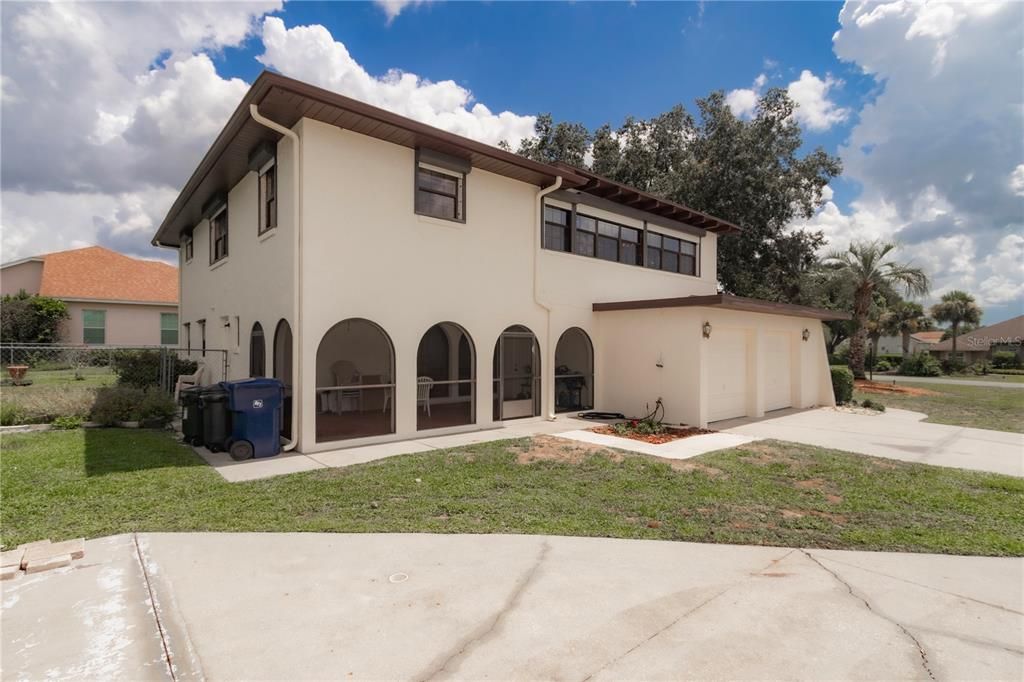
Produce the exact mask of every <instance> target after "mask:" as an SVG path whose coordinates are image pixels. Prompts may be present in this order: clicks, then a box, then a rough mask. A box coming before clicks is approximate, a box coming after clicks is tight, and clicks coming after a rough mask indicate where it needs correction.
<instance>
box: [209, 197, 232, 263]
mask: <svg viewBox="0 0 1024 682" xmlns="http://www.w3.org/2000/svg"><path fill="white" fill-rule="evenodd" d="M221 224H223V226H224V234H223V235H218V234H217V228H218V227H220V225H221ZM228 230H229V223H228V209H227V208H226V207H225V208H224V209H223V210H222V211H219V212H218V213H217V214H216V215H214V216H211V217H210V265H213V264H214V263H219V262H220V261H222V260H224V259H225V258H227V257H228ZM222 242H223V246H224V252H223V253H220V251H219V244H220V243H222ZM218 254H220V255H218Z"/></svg>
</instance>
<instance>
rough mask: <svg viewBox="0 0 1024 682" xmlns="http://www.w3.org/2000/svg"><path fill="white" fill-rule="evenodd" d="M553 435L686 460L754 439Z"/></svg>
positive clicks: (583, 433)
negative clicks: (645, 439) (657, 442)
mask: <svg viewBox="0 0 1024 682" xmlns="http://www.w3.org/2000/svg"><path fill="white" fill-rule="evenodd" d="M555 435H557V436H559V437H560V438H569V439H572V440H578V441H582V442H584V443H592V444H595V445H604V446H606V447H609V448H617V449H619V450H626V451H628V452H639V453H641V454H644V455H653V456H655V457H666V458H668V459H689V458H690V457H696V456H697V455H703V454H704V453H706V452H713V451H715V450H723V449H725V448H733V447H736V446H739V445H743V444H745V443H750V442H752V441H755V440H757V438H754V437H751V436H743V435H739V434H735V433H707V434H703V435H700V436H690V437H689V438H682V439H680V440H674V441H672V442H670V443H663V444H661V445H653V444H651V443H644V442H643V441H639V440H634V439H632V438H620V437H619V436H609V435H606V434H603V433H594V432H593V431H586V430H579V431H565V432H563V433H558V434H555Z"/></svg>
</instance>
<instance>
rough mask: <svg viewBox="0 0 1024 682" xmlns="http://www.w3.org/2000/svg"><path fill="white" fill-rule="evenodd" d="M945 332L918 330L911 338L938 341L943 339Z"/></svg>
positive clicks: (929, 341)
mask: <svg viewBox="0 0 1024 682" xmlns="http://www.w3.org/2000/svg"><path fill="white" fill-rule="evenodd" d="M945 333H946V332H944V331H942V330H939V331H937V332H917V333H915V334H911V335H910V338H912V339H914V340H916V341H921V342H924V343H938V342H939V341H941V340H942V335H943V334H945Z"/></svg>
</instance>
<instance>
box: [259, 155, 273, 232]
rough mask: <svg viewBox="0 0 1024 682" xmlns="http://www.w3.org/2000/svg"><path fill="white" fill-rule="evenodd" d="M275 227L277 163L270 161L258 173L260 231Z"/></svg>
mask: <svg viewBox="0 0 1024 682" xmlns="http://www.w3.org/2000/svg"><path fill="white" fill-rule="evenodd" d="M275 227H277V163H275V162H274V161H271V162H270V163H269V164H268V165H267V167H266V168H264V169H263V171H262V172H261V173H260V230H259V233H260V234H263V233H264V232H266V231H268V230H272V229H274V228H275Z"/></svg>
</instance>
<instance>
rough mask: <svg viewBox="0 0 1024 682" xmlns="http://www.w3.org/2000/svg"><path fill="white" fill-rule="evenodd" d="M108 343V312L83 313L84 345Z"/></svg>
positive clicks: (87, 311)
mask: <svg viewBox="0 0 1024 682" xmlns="http://www.w3.org/2000/svg"><path fill="white" fill-rule="evenodd" d="M106 342H107V311H106V310H83V311H82V343H89V344H103V343H106Z"/></svg>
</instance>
